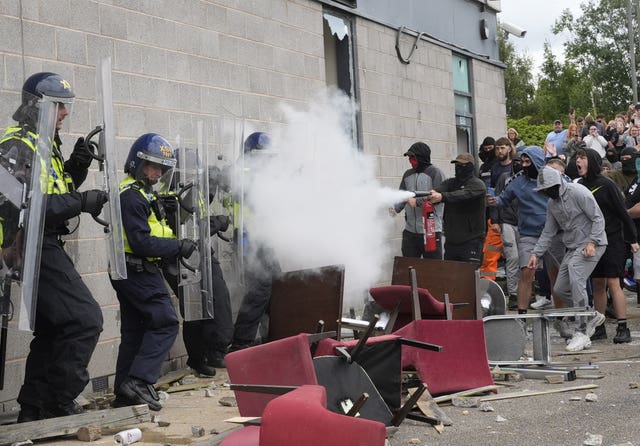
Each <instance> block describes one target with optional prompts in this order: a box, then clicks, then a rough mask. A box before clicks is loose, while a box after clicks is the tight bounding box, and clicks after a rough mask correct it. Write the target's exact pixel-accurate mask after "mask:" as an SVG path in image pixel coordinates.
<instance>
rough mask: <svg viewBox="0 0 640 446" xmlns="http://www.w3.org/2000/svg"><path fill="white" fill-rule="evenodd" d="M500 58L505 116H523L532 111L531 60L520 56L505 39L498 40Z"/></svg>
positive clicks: (533, 86) (533, 91)
mask: <svg viewBox="0 0 640 446" xmlns="http://www.w3.org/2000/svg"><path fill="white" fill-rule="evenodd" d="M499 51H500V60H502V61H503V62H504V63H505V65H506V68H505V70H504V90H505V94H506V96H507V98H509V100H507V116H525V115H527V114H531V112H532V111H533V98H534V94H535V85H534V83H533V78H532V76H531V70H532V68H533V60H532V59H531V58H528V57H526V56H520V55H519V54H518V53H517V52H516V51H515V48H514V47H513V44H512V43H510V42H509V41H507V40H506V39H501V40H500V41H499Z"/></svg>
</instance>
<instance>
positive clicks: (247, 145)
mask: <svg viewBox="0 0 640 446" xmlns="http://www.w3.org/2000/svg"><path fill="white" fill-rule="evenodd" d="M270 147H271V137H269V135H267V134H266V133H264V132H253V133H252V134H251V135H249V136H248V137H247V139H245V141H244V153H245V154H246V153H250V152H252V151H254V150H263V149H268V148H270Z"/></svg>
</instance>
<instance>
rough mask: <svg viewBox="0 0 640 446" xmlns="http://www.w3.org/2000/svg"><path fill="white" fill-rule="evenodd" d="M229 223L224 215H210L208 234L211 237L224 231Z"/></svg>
mask: <svg viewBox="0 0 640 446" xmlns="http://www.w3.org/2000/svg"><path fill="white" fill-rule="evenodd" d="M230 222H231V221H230V220H229V217H227V216H226V215H212V216H211V217H209V233H210V234H211V235H213V234H216V233H217V232H220V231H222V232H224V231H226V230H227V229H228V228H229V223H230Z"/></svg>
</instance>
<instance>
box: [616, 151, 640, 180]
mask: <svg viewBox="0 0 640 446" xmlns="http://www.w3.org/2000/svg"><path fill="white" fill-rule="evenodd" d="M623 155H631V158H629V159H626V160H622V161H620V163H621V164H622V173H623V174H625V175H635V174H636V158H637V156H638V152H637V150H636V149H634V148H633V147H625V148H624V149H622V152H620V157H622V156H623Z"/></svg>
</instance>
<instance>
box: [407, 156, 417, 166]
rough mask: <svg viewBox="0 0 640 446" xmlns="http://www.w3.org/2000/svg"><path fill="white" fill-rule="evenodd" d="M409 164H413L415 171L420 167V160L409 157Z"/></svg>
mask: <svg viewBox="0 0 640 446" xmlns="http://www.w3.org/2000/svg"><path fill="white" fill-rule="evenodd" d="M409 163H411V167H413V168H414V169H415V168H417V167H418V160H417V159H416V157H415V156H410V157H409Z"/></svg>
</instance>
